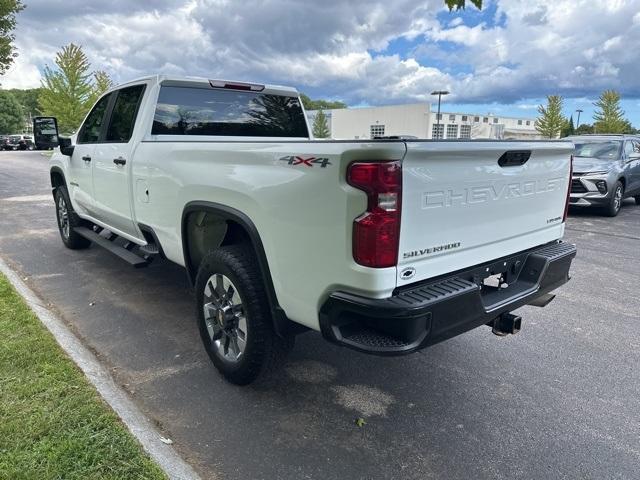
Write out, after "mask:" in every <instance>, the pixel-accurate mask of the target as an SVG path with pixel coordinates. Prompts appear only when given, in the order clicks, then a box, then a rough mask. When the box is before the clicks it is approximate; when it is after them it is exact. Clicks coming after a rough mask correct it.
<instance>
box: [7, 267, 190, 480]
mask: <svg viewBox="0 0 640 480" xmlns="http://www.w3.org/2000/svg"><path fill="white" fill-rule="evenodd" d="M0 272H2V273H3V274H4V275H5V276H6V277H7V279H8V280H9V282H11V284H12V285H13V288H15V289H16V291H17V292H18V293H19V294H20V295H21V296H22V298H24V300H25V302H26V303H27V305H29V308H31V310H33V312H34V313H35V314H36V316H37V317H38V318H39V319H40V321H41V322H42V324H43V325H44V326H45V327H47V329H48V330H49V331H50V332H51V334H52V335H53V336H54V337H55V339H56V341H57V342H58V344H59V345H60V346H61V347H62V349H63V350H64V351H65V352H66V353H67V355H69V357H71V359H72V360H73V361H74V362H75V363H76V365H78V367H80V369H81V370H82V372H83V373H84V374H85V376H86V377H87V378H88V379H89V382H91V384H92V385H93V386H94V387H95V388H96V390H98V393H100V395H101V396H102V398H103V399H104V400H105V401H106V402H107V403H108V404H109V406H110V407H111V408H112V409H113V410H114V411H115V412H116V414H117V415H118V416H119V417H120V418H121V419H122V421H123V422H124V424H125V425H126V426H127V428H128V429H129V431H130V432H131V433H132V434H133V435H134V436H135V437H136V438H137V439H138V441H139V442H140V443H141V444H142V448H143V449H144V451H145V452H147V453H148V454H149V456H151V458H152V459H153V460H154V461H155V462H156V463H157V464H158V465H159V466H160V468H162V470H164V472H165V473H166V474H167V476H168V477H169V478H171V479H175V480H200V476H199V475H198V474H197V473H196V472H195V471H194V470H193V468H191V466H190V465H189V464H187V463H186V462H185V461H184V460H183V459H182V458H181V457H180V456H179V455H178V453H177V452H176V451H175V450H174V449H173V448H172V447H170V446H169V445H166V444H164V443H163V442H162V441H161V440H160V436H161V435H160V433H159V432H158V431H157V430H156V429H155V428H154V426H153V424H152V423H151V421H150V420H149V419H148V418H147V417H145V416H144V414H143V413H142V412H141V411H140V410H139V409H138V407H136V405H135V404H134V403H133V402H132V401H131V399H130V398H129V397H128V396H127V394H126V393H125V392H124V391H123V390H122V389H121V388H120V387H119V386H118V385H117V384H116V383H115V382H114V381H113V378H112V377H111V375H110V374H109V372H108V370H107V369H106V368H105V367H103V366H102V365H101V364H100V363H99V362H98V359H97V358H96V357H95V355H93V353H91V352H90V351H89V350H88V349H87V348H86V347H85V346H84V345H82V343H81V342H80V340H79V339H78V337H76V336H75V335H74V334H73V333H72V332H71V331H70V330H69V329H68V328H67V326H66V325H65V324H64V322H62V321H61V320H60V318H58V317H57V316H56V315H55V314H54V313H53V312H51V311H50V310H48V309H47V308H46V307H45V306H43V305H42V303H41V301H40V299H39V298H38V297H37V295H36V294H35V293H34V292H33V291H32V290H31V289H30V288H29V287H28V286H27V285H26V284H25V283H24V282H23V281H22V279H21V278H20V276H19V275H18V274H17V273H16V272H15V271H14V270H12V269H11V267H9V265H7V264H6V263H5V262H4V260H2V258H0Z"/></svg>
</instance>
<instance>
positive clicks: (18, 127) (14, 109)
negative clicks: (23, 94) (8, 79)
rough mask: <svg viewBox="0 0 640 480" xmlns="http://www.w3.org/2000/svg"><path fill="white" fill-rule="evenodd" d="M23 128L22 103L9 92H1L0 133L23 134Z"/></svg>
mask: <svg viewBox="0 0 640 480" xmlns="http://www.w3.org/2000/svg"><path fill="white" fill-rule="evenodd" d="M23 127H24V118H23V116H22V107H21V106H20V103H18V100H16V97H14V96H13V95H12V94H11V93H9V92H8V91H6V90H0V133H3V134H4V133H16V132H22V129H23Z"/></svg>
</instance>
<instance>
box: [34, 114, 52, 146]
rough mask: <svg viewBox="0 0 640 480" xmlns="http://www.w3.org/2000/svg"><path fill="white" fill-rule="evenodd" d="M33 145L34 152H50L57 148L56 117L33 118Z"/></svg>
mask: <svg viewBox="0 0 640 480" xmlns="http://www.w3.org/2000/svg"><path fill="white" fill-rule="evenodd" d="M33 143H34V147H35V148H36V150H50V149H52V148H55V147H57V146H58V121H57V120H56V117H34V119H33Z"/></svg>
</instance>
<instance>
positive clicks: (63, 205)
mask: <svg viewBox="0 0 640 480" xmlns="http://www.w3.org/2000/svg"><path fill="white" fill-rule="evenodd" d="M53 198H54V200H55V202H56V219H57V220H58V230H59V231H60V238H62V243H64V245H65V247H67V248H70V249H71V250H80V249H83V248H87V247H88V246H89V245H91V242H90V241H89V240H87V239H86V238H84V237H82V236H80V235H78V234H77V233H76V232H75V230H74V229H73V227H77V226H79V225H80V223H81V222H82V220H81V219H80V217H78V214H77V213H76V212H75V211H74V210H73V206H72V205H71V201H70V200H69V192H67V187H65V186H64V185H63V186H60V187H57V188H56V191H55V193H54V195H53Z"/></svg>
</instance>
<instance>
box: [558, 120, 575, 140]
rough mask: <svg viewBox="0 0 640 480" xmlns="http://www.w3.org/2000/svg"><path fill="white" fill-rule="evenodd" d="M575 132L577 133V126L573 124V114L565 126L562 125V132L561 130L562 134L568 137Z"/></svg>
mask: <svg viewBox="0 0 640 480" xmlns="http://www.w3.org/2000/svg"><path fill="white" fill-rule="evenodd" d="M575 133H576V127H575V126H574V125H573V115H571V118H569V120H567V121H566V122H565V124H564V126H563V127H562V132H560V136H561V137H568V136H569V135H575Z"/></svg>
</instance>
